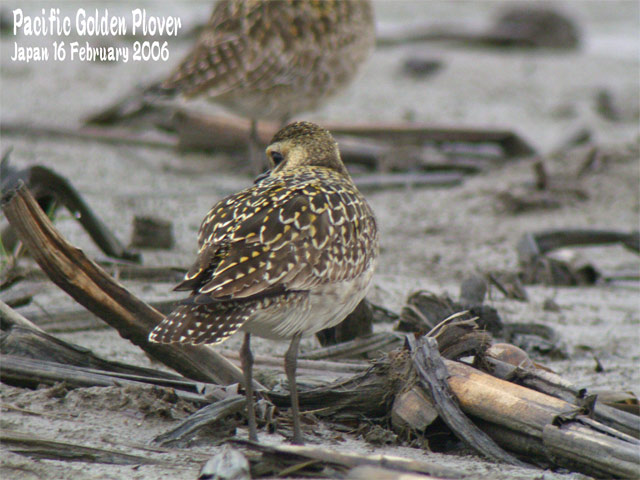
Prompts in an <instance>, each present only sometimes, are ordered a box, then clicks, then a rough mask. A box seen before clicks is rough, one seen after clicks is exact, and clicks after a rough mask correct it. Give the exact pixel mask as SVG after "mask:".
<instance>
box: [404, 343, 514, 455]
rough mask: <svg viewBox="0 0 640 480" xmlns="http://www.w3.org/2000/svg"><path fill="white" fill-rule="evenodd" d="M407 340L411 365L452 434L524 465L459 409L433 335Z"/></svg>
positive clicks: (477, 449)
mask: <svg viewBox="0 0 640 480" xmlns="http://www.w3.org/2000/svg"><path fill="white" fill-rule="evenodd" d="M407 340H408V341H409V347H410V349H411V350H412V351H413V352H414V353H413V355H414V357H413V366H414V368H415V369H416V372H417V373H418V378H419V381H420V384H421V385H422V387H423V389H424V390H425V391H427V392H428V394H429V395H430V397H431V398H432V399H433V403H434V405H435V408H436V411H437V412H438V414H439V415H440V418H442V419H443V420H444V422H445V423H446V424H447V425H448V426H449V428H451V430H452V431H453V432H454V433H455V435H456V436H457V437H458V438H459V439H460V440H462V441H463V442H464V443H465V444H466V445H468V446H469V447H471V448H473V449H474V450H475V451H477V452H479V453H481V454H482V455H484V456H485V457H487V458H488V459H490V460H495V461H498V462H503V463H509V464H511V465H519V466H524V465H525V464H524V463H523V462H521V461H519V460H517V459H516V458H515V457H513V456H512V455H509V454H508V453H507V452H505V451H504V450H502V449H501V448H500V447H498V446H497V445H496V444H495V443H494V441H493V440H492V439H491V438H490V437H489V436H488V435H487V434H486V433H484V432H483V431H482V430H480V429H479V428H478V427H476V426H475V425H474V424H473V423H472V422H471V421H470V420H469V419H468V418H467V417H466V416H465V415H464V414H463V413H462V411H461V410H460V408H459V407H458V404H457V403H456V402H455V400H454V397H453V394H452V393H451V390H450V389H449V385H448V384H447V377H448V371H447V367H446V366H445V364H444V363H443V361H442V359H441V358H440V353H439V352H438V344H437V342H436V340H435V338H429V337H422V339H421V341H418V342H416V341H414V340H413V339H412V338H411V337H410V336H409V337H407Z"/></svg>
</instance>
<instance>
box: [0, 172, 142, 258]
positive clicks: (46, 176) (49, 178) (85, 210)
mask: <svg viewBox="0 0 640 480" xmlns="http://www.w3.org/2000/svg"><path fill="white" fill-rule="evenodd" d="M9 170H10V169H9ZM1 180H2V188H0V192H2V194H3V195H4V192H10V191H11V190H13V189H14V188H16V186H17V185H18V183H19V182H24V183H25V184H26V186H27V188H28V189H29V190H30V191H31V194H32V195H33V196H34V197H35V198H36V199H37V201H38V204H39V205H40V206H41V208H42V209H43V210H46V211H47V213H49V214H50V215H52V216H53V213H54V212H55V210H57V208H58V207H59V206H60V205H62V206H64V207H65V208H66V209H67V210H69V212H70V213H71V215H72V216H73V217H74V218H75V219H77V220H78V222H80V224H81V225H82V227H83V228H84V229H85V230H86V232H87V233H88V234H89V235H90V236H91V238H92V239H93V241H94V242H95V243H96V245H97V246H98V247H99V248H100V249H101V250H102V251H103V252H104V253H105V254H106V255H109V256H111V257H114V258H119V259H123V260H127V261H131V262H140V261H141V257H140V254H139V253H138V252H135V251H131V250H128V249H127V248H126V247H125V246H124V245H123V244H122V243H121V242H120V241H119V240H118V238H117V237H116V236H115V235H114V234H113V233H112V232H111V231H110V230H109V228H108V227H107V226H106V225H105V224H104V223H103V222H102V220H100V218H99V217H98V216H97V215H96V214H95V213H94V211H93V210H92V209H91V208H90V207H89V205H88V204H87V202H85V201H84V199H83V198H82V196H81V195H80V193H79V192H78V191H77V190H76V189H75V188H74V187H73V185H72V184H71V182H70V181H69V180H67V179H66V178H65V177H63V176H62V175H59V174H58V173H56V172H54V171H53V170H51V169H50V168H47V167H43V166H41V165H33V166H31V167H27V168H25V169H23V170H15V171H10V173H9V174H8V175H6V177H3V178H2V179H1ZM3 233H4V232H3ZM2 243H3V245H4V247H5V248H6V249H7V250H13V247H14V246H13V245H11V244H10V243H9V242H7V240H6V238H5V236H4V234H3V238H2Z"/></svg>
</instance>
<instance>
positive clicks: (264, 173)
mask: <svg viewBox="0 0 640 480" xmlns="http://www.w3.org/2000/svg"><path fill="white" fill-rule="evenodd" d="M270 173H271V170H267V171H266V172H262V173H261V174H260V175H258V176H257V177H256V179H255V180H254V181H253V183H260V182H261V181H262V180H264V179H265V178H267V177H268V176H269V174H270Z"/></svg>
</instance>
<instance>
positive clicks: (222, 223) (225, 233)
mask: <svg viewBox="0 0 640 480" xmlns="http://www.w3.org/2000/svg"><path fill="white" fill-rule="evenodd" d="M266 152H267V157H268V159H269V163H270V170H269V171H267V172H266V173H265V174H263V175H261V176H260V177H259V178H258V179H257V180H256V183H255V185H253V186H252V187H250V188H247V189H245V190H243V191H241V192H239V193H236V194H235V195H231V196H229V197H227V198H225V199H223V200H221V201H220V202H219V203H217V204H216V205H215V206H214V207H213V208H212V209H211V211H210V212H209V213H208V214H207V216H206V217H205V219H204V221H203V222H202V225H201V227H200V232H199V235H198V243H199V245H200V250H199V253H198V257H197V259H196V262H195V263H194V265H193V266H192V267H191V269H190V270H189V272H188V273H187V274H186V276H185V279H184V281H183V282H182V283H180V284H179V285H178V286H177V287H176V290H187V291H190V292H191V295H190V296H189V298H188V299H187V300H185V301H183V302H182V304H181V305H180V306H179V307H178V308H176V310H174V311H173V312H172V313H171V314H170V315H169V316H167V317H166V318H165V319H164V320H163V321H162V322H161V323H160V324H159V325H158V326H157V327H156V328H155V329H154V330H153V331H152V332H151V334H150V335H149V340H150V341H152V342H160V343H172V342H180V343H191V344H201V343H210V344H216V343H220V342H222V341H224V340H225V339H227V338H228V337H229V336H230V335H232V334H233V333H234V332H236V331H238V330H242V331H244V332H245V337H244V343H243V345H242V349H241V361H242V368H243V371H244V380H245V388H246V391H247V414H248V418H249V438H250V439H252V440H255V439H257V433H256V420H255V413H254V408H253V390H252V373H251V370H252V365H253V358H252V355H251V350H250V346H249V341H250V335H251V334H256V335H258V336H260V337H264V338H270V339H291V344H290V346H289V349H288V350H287V353H286V355H285V361H284V365H285V371H286V374H287V378H288V381H289V389H290V392H291V406H292V416H293V422H294V423H293V426H294V435H293V441H294V443H302V432H301V429H300V417H299V407H298V394H297V388H296V380H295V372H296V363H297V355H298V344H299V342H300V338H301V336H303V335H311V334H313V333H315V332H317V331H319V330H322V329H324V328H328V327H332V326H335V325H337V324H338V323H340V322H341V321H342V320H343V319H344V318H345V317H346V316H347V315H348V314H349V313H350V312H351V311H352V310H353V309H354V308H355V307H356V306H357V305H358V303H359V302H360V300H362V298H364V296H365V294H366V292H367V289H368V287H369V283H370V281H371V277H372V275H373V270H374V267H375V264H376V260H377V257H378V230H377V227H376V221H375V218H374V216H373V213H372V211H371V208H370V207H369V205H368V204H367V202H366V200H365V199H364V197H363V196H362V195H361V194H360V192H359V191H358V190H357V188H356V187H355V185H354V184H353V181H352V180H351V177H350V176H349V173H348V172H347V170H346V168H345V166H344V164H343V163H342V159H341V158H340V152H339V150H338V145H337V143H336V141H335V140H334V139H333V137H332V136H331V134H330V133H329V132H328V131H327V130H324V129H322V128H320V127H319V126H317V125H314V124H313V123H308V122H297V123H292V124H290V125H288V126H286V127H285V128H283V129H282V130H280V131H279V132H278V133H277V134H276V135H275V136H274V137H273V139H272V140H271V144H270V145H269V147H268V148H267V150H266Z"/></svg>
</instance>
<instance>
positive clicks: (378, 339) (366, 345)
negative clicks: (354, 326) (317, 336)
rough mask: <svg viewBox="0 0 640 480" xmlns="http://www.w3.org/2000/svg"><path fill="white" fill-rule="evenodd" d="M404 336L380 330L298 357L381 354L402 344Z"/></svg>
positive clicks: (350, 356) (344, 356) (312, 358)
mask: <svg viewBox="0 0 640 480" xmlns="http://www.w3.org/2000/svg"><path fill="white" fill-rule="evenodd" d="M402 342H403V337H402V336H401V335H399V334H397V333H391V332H380V333H372V334H370V335H365V336H361V337H359V338H356V339H355V340H349V341H346V342H344V341H343V342H341V343H339V344H337V345H330V346H328V347H322V348H317V349H315V350H311V351H308V352H304V353H301V354H300V355H299V356H298V358H300V359H308V360H320V359H328V358H358V357H361V356H363V355H368V354H370V353H372V354H374V355H375V354H379V352H380V351H388V350H391V349H392V348H396V347H398V346H400V345H401V344H402Z"/></svg>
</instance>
